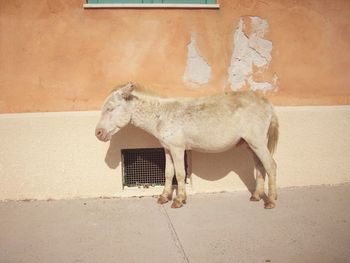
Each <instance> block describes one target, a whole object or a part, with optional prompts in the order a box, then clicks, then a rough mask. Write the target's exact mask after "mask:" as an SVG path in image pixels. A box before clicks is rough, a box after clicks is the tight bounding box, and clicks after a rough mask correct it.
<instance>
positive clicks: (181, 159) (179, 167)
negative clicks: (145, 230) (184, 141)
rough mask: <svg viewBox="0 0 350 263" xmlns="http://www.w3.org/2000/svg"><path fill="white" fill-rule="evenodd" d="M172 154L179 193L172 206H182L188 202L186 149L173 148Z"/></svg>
mask: <svg viewBox="0 0 350 263" xmlns="http://www.w3.org/2000/svg"><path fill="white" fill-rule="evenodd" d="M171 155H172V157H173V162H174V166H175V174H176V179H177V195H176V198H175V199H174V201H173V203H172V205H171V207H172V208H180V207H181V206H182V205H183V204H185V203H186V188H185V176H186V171H185V149H181V148H176V149H171Z"/></svg>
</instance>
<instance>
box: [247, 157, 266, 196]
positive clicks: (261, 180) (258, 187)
mask: <svg viewBox="0 0 350 263" xmlns="http://www.w3.org/2000/svg"><path fill="white" fill-rule="evenodd" d="M252 154H253V157H254V163H255V169H254V173H255V181H256V184H255V190H254V192H253V194H252V196H251V197H250V201H260V199H261V197H263V196H265V187H264V185H265V175H266V173H265V169H264V167H263V165H262V163H261V162H260V160H259V158H258V157H257V156H256V155H255V153H254V152H252Z"/></svg>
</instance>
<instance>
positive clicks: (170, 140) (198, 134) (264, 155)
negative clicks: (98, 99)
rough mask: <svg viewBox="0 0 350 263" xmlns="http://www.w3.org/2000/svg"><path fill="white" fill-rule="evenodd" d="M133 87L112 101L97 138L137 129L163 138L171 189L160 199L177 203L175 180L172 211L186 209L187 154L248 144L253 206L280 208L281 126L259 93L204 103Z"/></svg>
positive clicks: (119, 90)
mask: <svg viewBox="0 0 350 263" xmlns="http://www.w3.org/2000/svg"><path fill="white" fill-rule="evenodd" d="M140 88H141V86H140V85H138V84H134V83H132V82H129V83H127V84H124V85H121V86H119V87H118V88H117V89H115V90H113V91H112V93H111V94H110V95H109V96H108V97H107V99H106V101H105V103H104V105H103V107H102V110H101V118H100V120H99V122H98V124H97V126H96V130H95V135H96V137H97V138H98V139H99V140H101V141H104V142H106V141H109V140H110V139H111V137H112V135H113V134H115V133H117V132H118V131H119V130H120V129H122V128H123V127H125V126H126V125H127V124H129V123H131V124H133V125H135V126H137V127H139V128H141V129H143V130H145V131H147V132H148V133H150V134H152V135H153V136H155V137H156V138H158V140H159V142H160V143H161V145H162V146H163V147H164V149H165V159H166V164H165V186H164V190H163V193H162V194H161V195H160V196H159V198H158V203H160V204H164V203H166V202H168V201H169V200H171V199H172V192H173V189H172V179H173V175H174V171H175V176H176V179H177V182H178V191H177V195H176V198H174V200H173V203H172V205H171V207H172V208H179V207H181V206H182V205H183V204H185V203H186V191H185V164H184V151H185V150H197V151H201V152H223V151H226V150H228V149H229V148H231V147H233V146H235V145H236V144H237V143H238V142H239V141H241V140H244V141H245V142H246V143H247V144H248V145H249V147H250V148H251V150H252V151H253V153H254V160H255V163H256V169H255V170H256V173H255V174H256V189H255V191H254V192H253V194H252V196H251V198H250V200H251V201H259V200H260V199H261V198H262V197H266V195H265V192H264V179H265V172H266V173H267V175H268V179H269V183H268V196H267V198H265V208H267V209H271V208H274V207H275V200H276V199H277V193H276V162H275V161H274V159H273V158H272V154H273V152H274V150H275V147H276V146H277V140H278V120H277V116H276V113H275V111H274V109H273V106H272V105H271V104H270V103H269V102H268V101H267V100H266V99H264V98H261V97H259V96H258V95H256V94H255V93H254V92H234V93H233V92H232V93H229V94H221V95H216V96H210V97H201V98H176V99H174V98H163V97H159V96H154V95H151V94H149V93H146V92H145V91H142V90H140Z"/></svg>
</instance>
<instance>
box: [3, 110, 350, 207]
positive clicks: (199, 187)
mask: <svg viewBox="0 0 350 263" xmlns="http://www.w3.org/2000/svg"><path fill="white" fill-rule="evenodd" d="M277 113H278V117H279V120H280V141H279V145H278V148H277V153H276V156H275V158H276V161H277V164H278V177H277V183H278V186H279V187H290V186H306V185H322V184H339V183H345V182H350V172H349V171H350V161H349V160H350V159H349V156H350V136H349V134H350V106H340V107H278V108H277ZM98 118H99V112H64V113H26V114H1V115H0V145H1V147H0V200H22V199H63V198H64V199H66V198H77V197H100V196H103V197H117V196H137V195H157V194H160V193H161V191H162V189H161V188H159V187H156V188H148V189H138V188H136V189H125V190H123V189H122V177H121V163H120V150H121V149H123V148H147V147H160V145H159V143H158V142H157V140H156V139H155V138H153V137H152V136H151V135H148V134H147V133H145V132H143V131H141V130H139V129H137V128H134V127H132V126H128V127H126V128H124V129H123V130H122V131H121V132H119V133H118V134H117V135H115V136H114V137H113V139H112V141H111V142H110V143H102V142H100V141H98V140H97V139H96V138H95V136H94V128H95V124H96V122H97V120H98ZM191 155H192V175H191V177H190V179H189V184H188V190H189V191H190V192H217V191H234V190H247V189H253V188H254V176H253V161H252V158H251V154H250V152H249V150H247V148H246V146H244V145H241V146H239V147H237V148H235V149H233V150H230V151H228V152H225V153H220V154H202V153H196V152H192V154H191Z"/></svg>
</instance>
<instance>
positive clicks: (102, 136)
mask: <svg viewBox="0 0 350 263" xmlns="http://www.w3.org/2000/svg"><path fill="white" fill-rule="evenodd" d="M95 135H96V137H97V139H99V140H101V141H104V142H105V141H107V137H108V136H107V131H106V129H103V128H96V130H95Z"/></svg>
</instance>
